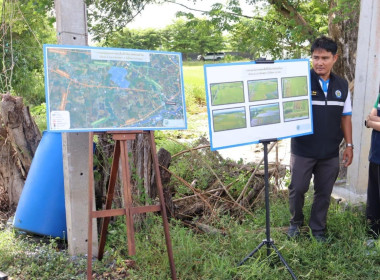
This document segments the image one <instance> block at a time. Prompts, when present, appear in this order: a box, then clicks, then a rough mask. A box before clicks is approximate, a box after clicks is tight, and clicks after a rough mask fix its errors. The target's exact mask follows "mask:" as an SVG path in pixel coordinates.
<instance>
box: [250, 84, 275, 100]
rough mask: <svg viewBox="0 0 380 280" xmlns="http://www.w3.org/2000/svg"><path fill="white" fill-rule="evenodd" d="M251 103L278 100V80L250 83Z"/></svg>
mask: <svg viewBox="0 0 380 280" xmlns="http://www.w3.org/2000/svg"><path fill="white" fill-rule="evenodd" d="M248 96H249V101H250V102H252V101H260V100H270V99H277V98H278V89H277V79H268V80H255V81H248Z"/></svg>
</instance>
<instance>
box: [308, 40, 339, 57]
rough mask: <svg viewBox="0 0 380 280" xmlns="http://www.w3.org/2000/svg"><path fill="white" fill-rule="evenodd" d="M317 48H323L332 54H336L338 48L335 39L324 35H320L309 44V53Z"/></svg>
mask: <svg viewBox="0 0 380 280" xmlns="http://www.w3.org/2000/svg"><path fill="white" fill-rule="evenodd" d="M317 49H324V50H326V51H328V52H331V53H332V54H333V55H335V54H336V52H337V50H338V45H337V44H336V43H335V41H334V40H333V39H331V38H328V37H326V36H322V37H319V38H317V39H316V40H315V41H314V43H313V44H312V45H311V53H313V52H314V50H317Z"/></svg>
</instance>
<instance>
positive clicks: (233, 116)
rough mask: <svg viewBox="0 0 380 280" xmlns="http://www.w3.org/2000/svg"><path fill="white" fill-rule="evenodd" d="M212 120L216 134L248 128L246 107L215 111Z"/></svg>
mask: <svg viewBox="0 0 380 280" xmlns="http://www.w3.org/2000/svg"><path fill="white" fill-rule="evenodd" d="M212 119H213V125H214V131H215V132H218V131H223V130H231V129H238V128H245V127H247V125H246V120H245V109H244V107H239V108H230V109H224V110H214V111H212Z"/></svg>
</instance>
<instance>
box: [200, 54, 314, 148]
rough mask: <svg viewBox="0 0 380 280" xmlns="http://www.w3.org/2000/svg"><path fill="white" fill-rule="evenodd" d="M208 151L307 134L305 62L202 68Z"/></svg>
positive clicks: (308, 106) (309, 125)
mask: <svg viewBox="0 0 380 280" xmlns="http://www.w3.org/2000/svg"><path fill="white" fill-rule="evenodd" d="M204 74H205V84H206V97H207V111H208V121H209V130H210V143H211V150H217V149H223V148H230V147H235V146H241V145H247V144H254V143H259V141H260V140H265V139H278V140H279V139H284V138H288V137H296V136H301V135H306V134H311V133H313V122H312V111H311V110H312V107H311V95H310V92H311V89H310V66H309V60H307V59H297V60H281V61H274V63H255V62H245V63H228V64H208V65H205V66H204Z"/></svg>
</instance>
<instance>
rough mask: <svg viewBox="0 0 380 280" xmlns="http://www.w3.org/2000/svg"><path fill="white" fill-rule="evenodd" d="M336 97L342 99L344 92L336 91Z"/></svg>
mask: <svg viewBox="0 0 380 280" xmlns="http://www.w3.org/2000/svg"><path fill="white" fill-rule="evenodd" d="M335 96H336V97H337V98H342V92H341V91H340V90H339V89H338V90H336V91H335Z"/></svg>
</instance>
